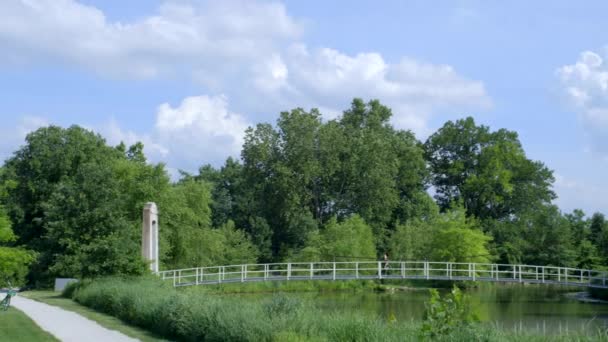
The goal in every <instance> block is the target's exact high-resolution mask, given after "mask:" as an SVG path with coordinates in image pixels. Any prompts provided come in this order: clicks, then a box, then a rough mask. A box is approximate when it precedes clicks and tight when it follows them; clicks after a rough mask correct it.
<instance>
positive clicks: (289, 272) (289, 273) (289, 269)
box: [287, 263, 291, 280]
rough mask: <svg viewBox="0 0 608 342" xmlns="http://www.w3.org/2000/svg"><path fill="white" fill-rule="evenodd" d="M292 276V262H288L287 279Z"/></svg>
mask: <svg viewBox="0 0 608 342" xmlns="http://www.w3.org/2000/svg"><path fill="white" fill-rule="evenodd" d="M289 278H291V263H287V280H289Z"/></svg>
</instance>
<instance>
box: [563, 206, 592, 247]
mask: <svg viewBox="0 0 608 342" xmlns="http://www.w3.org/2000/svg"><path fill="white" fill-rule="evenodd" d="M565 218H566V219H567V220H568V222H569V223H570V231H571V232H572V239H573V242H574V244H575V245H577V246H578V245H580V244H581V243H582V242H583V240H588V239H589V238H590V235H591V231H590V225H589V222H588V221H587V220H586V219H585V213H584V212H583V211H582V210H580V209H574V211H572V213H570V214H566V215H565Z"/></svg>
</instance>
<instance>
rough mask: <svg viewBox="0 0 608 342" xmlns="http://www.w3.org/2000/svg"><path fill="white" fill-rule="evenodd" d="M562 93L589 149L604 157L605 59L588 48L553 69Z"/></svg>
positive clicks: (607, 144) (607, 134)
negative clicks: (576, 59) (572, 62)
mask: <svg viewBox="0 0 608 342" xmlns="http://www.w3.org/2000/svg"><path fill="white" fill-rule="evenodd" d="M557 76H558V78H559V81H560V84H561V87H562V90H563V93H564V94H565V97H566V98H567V99H568V100H569V102H570V104H571V105H572V106H573V107H574V109H575V111H576V112H577V113H578V115H579V117H580V119H581V122H582V124H583V127H584V129H585V131H586V132H587V133H588V136H589V138H590V141H591V147H592V151H594V152H596V153H600V154H602V155H604V156H608V139H607V138H608V61H606V60H604V58H603V57H602V56H600V55H599V54H597V53H595V52H592V51H584V52H583V53H581V54H580V56H579V59H578V61H577V62H576V63H574V64H570V65H564V66H562V67H560V68H558V69H557Z"/></svg>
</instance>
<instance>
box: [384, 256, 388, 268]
mask: <svg viewBox="0 0 608 342" xmlns="http://www.w3.org/2000/svg"><path fill="white" fill-rule="evenodd" d="M384 269H385V270H388V253H387V252H384Z"/></svg>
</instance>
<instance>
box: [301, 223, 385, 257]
mask: <svg viewBox="0 0 608 342" xmlns="http://www.w3.org/2000/svg"><path fill="white" fill-rule="evenodd" d="M308 241H309V242H308V245H307V246H306V247H305V248H304V249H302V251H301V252H300V253H299V256H298V259H300V260H306V261H314V260H325V261H332V260H336V261H340V260H349V261H350V260H353V259H367V260H375V259H376V247H375V241H374V235H373V233H372V229H371V227H370V226H369V225H367V224H366V223H365V221H364V220H363V219H362V218H361V217H360V216H358V215H353V216H351V217H349V218H347V219H345V220H344V221H342V222H338V220H336V219H335V218H333V219H331V220H329V222H328V223H327V225H325V227H323V229H322V230H321V231H320V232H316V231H314V232H312V233H311V234H310V236H309V240H308Z"/></svg>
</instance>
